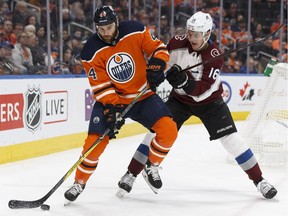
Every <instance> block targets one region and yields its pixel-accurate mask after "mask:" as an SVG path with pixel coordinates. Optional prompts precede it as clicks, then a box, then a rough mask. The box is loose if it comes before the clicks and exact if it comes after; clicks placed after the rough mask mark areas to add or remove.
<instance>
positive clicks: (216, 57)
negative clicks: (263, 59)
mask: <svg viewBox="0 0 288 216" xmlns="http://www.w3.org/2000/svg"><path fill="white" fill-rule="evenodd" d="M285 24H286V20H284V22H283V23H282V24H281V25H280V26H279V28H278V29H276V30H275V31H274V32H272V33H270V34H268V35H267V36H266V37H263V38H261V39H259V40H257V41H255V42H252V43H249V44H246V45H243V46H240V47H238V48H236V49H233V50H230V51H228V52H225V53H223V54H220V55H217V56H214V57H213V58H210V59H206V60H204V61H202V62H200V63H197V64H195V65H192V66H190V67H187V68H184V69H183V70H182V71H187V70H191V69H192V68H195V67H198V66H199V65H203V64H207V63H210V62H213V61H215V60H216V59H219V58H223V57H224V56H227V55H230V54H231V53H234V52H237V51H239V50H242V49H245V48H247V47H250V46H253V45H255V44H258V43H262V42H264V41H265V40H267V39H268V38H269V37H271V36H272V35H274V34H276V33H277V32H278V31H279V30H280V29H281V28H282V27H283V26H284V25H285ZM192 73H193V71H192ZM196 73H197V72H196Z"/></svg>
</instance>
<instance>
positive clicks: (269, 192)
mask: <svg viewBox="0 0 288 216" xmlns="http://www.w3.org/2000/svg"><path fill="white" fill-rule="evenodd" d="M257 189H258V191H260V192H261V194H262V195H263V196H264V197H265V198H266V199H272V198H273V197H274V196H275V195H276V194H277V190H276V189H275V188H274V186H273V185H271V184H270V183H269V182H268V181H267V180H265V179H263V180H262V181H261V182H259V183H258V184H257Z"/></svg>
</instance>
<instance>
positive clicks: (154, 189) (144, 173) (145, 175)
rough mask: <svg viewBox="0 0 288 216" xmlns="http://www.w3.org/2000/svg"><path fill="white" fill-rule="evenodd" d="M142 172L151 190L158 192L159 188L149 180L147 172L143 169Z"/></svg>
mask: <svg viewBox="0 0 288 216" xmlns="http://www.w3.org/2000/svg"><path fill="white" fill-rule="evenodd" d="M141 173H142V176H143V178H144V179H145V181H146V183H147V184H148V186H149V187H150V188H151V190H152V191H153V192H154V193H155V194H158V192H159V189H158V188H155V187H153V186H152V185H151V184H150V183H149V181H148V176H147V174H146V172H144V171H142V172H141Z"/></svg>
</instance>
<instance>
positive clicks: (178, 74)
mask: <svg viewBox="0 0 288 216" xmlns="http://www.w3.org/2000/svg"><path fill="white" fill-rule="evenodd" d="M166 79H167V81H168V82H169V83H170V85H172V86H173V88H176V89H179V88H182V87H183V86H185V84H186V83H187V80H188V77H187V74H186V73H185V72H184V71H182V69H181V67H180V66H179V65H177V64H174V65H173V66H172V67H171V68H170V69H169V70H168V71H167V72H166Z"/></svg>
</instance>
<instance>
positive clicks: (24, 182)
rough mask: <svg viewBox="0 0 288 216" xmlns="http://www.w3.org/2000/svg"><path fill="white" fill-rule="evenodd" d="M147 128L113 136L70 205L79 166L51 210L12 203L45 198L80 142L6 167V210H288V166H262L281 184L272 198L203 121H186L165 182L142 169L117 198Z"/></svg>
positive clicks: (72, 215)
mask: <svg viewBox="0 0 288 216" xmlns="http://www.w3.org/2000/svg"><path fill="white" fill-rule="evenodd" d="M143 137H144V134H140V135H137V136H133V137H128V138H122V139H116V140H113V141H111V143H110V145H109V146H108V147H107V149H106V150H105V152H104V154H103V155H102V157H101V160H100V163H99V166H98V169H97V170H96V171H95V173H94V174H93V175H92V177H91V178H90V180H89V182H88V183H87V186H86V189H85V190H84V192H83V193H82V194H81V195H80V196H79V197H78V199H77V201H75V202H74V203H72V204H71V205H70V206H64V205H63V204H64V196H63V194H64V192H65V191H66V190H67V189H68V187H69V186H70V185H71V184H72V183H73V181H74V180H73V178H74V173H72V175H70V177H69V178H68V179H67V180H66V181H65V182H64V183H63V184H62V185H61V186H60V187H59V188H58V189H57V190H56V191H55V192H54V193H53V195H52V196H51V197H50V198H49V199H48V200H47V201H46V202H45V203H46V204H48V205H50V206H51V209H50V211H43V210H41V209H40V208H36V209H9V207H8V202H9V200H11V199H20V200H36V199H39V198H41V197H43V196H44V195H45V194H46V193H47V192H48V191H49V190H50V189H51V188H52V187H53V186H54V185H55V184H56V183H57V182H58V181H59V180H60V179H61V178H62V176H63V175H64V174H65V173H66V172H67V171H68V170H69V169H70V168H71V167H72V165H73V164H74V163H75V162H76V161H77V160H78V157H79V154H80V151H81V148H78V149H73V150H69V151H65V152H61V153H56V154H51V155H48V156H43V157H38V158H33V159H29V160H24V161H19V162H15V163H9V164H4V165H1V166H0V216H10V215H19V216H39V215H51V216H122V215H123V216H135V215H138V216H156V215H163V216H164V215H165V216H177V215H178V216H213V215H217V216H258V215H259V216H287V215H288V187H287V184H288V168H287V167H277V168H275V167H267V166H265V167H264V166H263V167H262V171H263V176H264V177H265V178H266V179H267V180H269V182H271V183H272V184H274V186H275V187H276V188H277V189H278V195H277V197H276V199H272V200H267V199H265V198H263V197H262V195H261V194H260V193H259V192H258V191H257V190H256V187H255V186H254V185H253V183H252V182H251V181H250V180H249V179H248V177H247V175H246V174H245V173H244V172H243V171H242V170H241V169H240V167H238V166H237V165H233V164H229V163H227V161H226V157H227V154H226V152H225V150H224V149H223V148H222V146H221V144H220V143H219V141H213V142H210V141H209V138H208V134H207V132H206V130H205V128H204V126H202V125H188V126H184V127H183V128H182V129H181V130H180V132H179V136H178V139H177V141H176V143H175V144H174V146H173V148H172V150H171V151H170V153H169V155H168V156H167V158H166V159H165V161H164V162H163V163H162V167H163V170H162V171H161V177H162V180H163V187H162V189H161V190H160V192H159V194H157V195H156V194H154V193H153V192H152V191H151V189H150V188H149V187H148V185H147V184H146V182H145V181H144V179H143V178H142V176H141V175H139V176H138V178H137V179H136V182H135V184H134V187H133V190H132V191H131V193H130V194H127V195H126V196H125V197H123V198H122V199H121V198H118V197H116V196H115V193H116V192H117V182H118V180H119V179H120V178H121V176H122V175H123V174H124V173H125V171H126V168H127V165H128V163H129V161H130V159H131V157H132V155H133V153H134V151H135V149H136V148H137V146H138V144H139V143H140V142H141V140H142V138H143Z"/></svg>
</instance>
